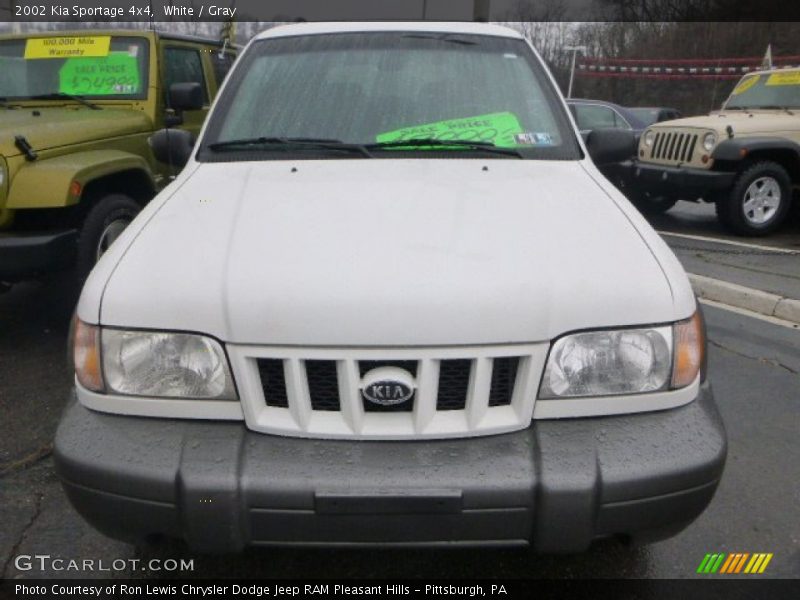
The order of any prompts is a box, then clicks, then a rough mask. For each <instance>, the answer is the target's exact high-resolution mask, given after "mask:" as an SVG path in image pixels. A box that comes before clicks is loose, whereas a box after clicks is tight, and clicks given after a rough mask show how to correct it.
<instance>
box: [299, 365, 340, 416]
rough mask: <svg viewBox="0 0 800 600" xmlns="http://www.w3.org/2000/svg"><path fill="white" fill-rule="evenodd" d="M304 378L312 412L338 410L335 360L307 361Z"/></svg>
mask: <svg viewBox="0 0 800 600" xmlns="http://www.w3.org/2000/svg"><path fill="white" fill-rule="evenodd" d="M306 378H307V379H308V395H309V397H310V398H311V409H312V410H340V404H339V383H338V381H337V374H336V361H335V360H307V361H306Z"/></svg>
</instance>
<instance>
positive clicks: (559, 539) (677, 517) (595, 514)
mask: <svg viewBox="0 0 800 600" xmlns="http://www.w3.org/2000/svg"><path fill="white" fill-rule="evenodd" d="M725 455H726V438H725V430H724V427H723V424H722V421H721V419H720V416H719V413H718V412H717V408H716V405H715V403H714V399H713V396H712V393H711V389H710V387H709V386H708V384H705V385H704V386H703V387H701V390H700V393H699V395H698V398H697V399H696V400H695V401H693V402H691V403H689V404H687V405H685V406H682V407H679V408H675V409H670V410H666V411H660V412H654V413H647V414H638V415H625V416H614V417H602V418H587V419H568V420H548V421H536V422H534V423H533V424H532V425H531V427H529V428H528V429H525V430H523V431H518V432H514V433H509V434H502V435H496V436H487V437H478V438H469V439H459V440H435V441H430V440H428V441H419V442H417V441H352V440H349V441H330V440H329V441H326V440H308V439H298V438H288V437H279V436H272V435H265V434H258V433H253V432H250V431H248V430H247V429H246V427H245V426H244V425H243V424H241V423H230V422H208V421H205V422H204V421H189V420H166V419H153V418H142V417H126V416H116V415H108V414H101V413H97V412H93V411H90V410H88V409H86V408H84V407H83V406H81V405H79V404H78V403H77V402H76V401H74V400H73V402H71V404H70V405H69V407H68V408H67V410H66V412H65V415H64V417H63V418H62V421H61V423H60V425H59V428H58V433H57V436H56V442H55V461H56V468H57V471H58V474H59V476H60V477H61V480H62V483H63V485H64V488H65V490H66V492H67V495H68V496H69V499H70V501H71V502H72V504H73V505H74V506H75V508H76V509H77V510H78V511H79V512H80V513H81V515H83V517H84V518H85V519H86V520H87V521H89V522H90V523H91V524H92V525H94V526H95V527H96V528H97V529H99V530H100V531H102V532H104V533H106V534H108V535H110V536H112V537H117V538H120V539H125V540H129V541H137V540H141V539H143V538H146V537H147V536H149V535H154V534H161V535H166V536H170V537H178V538H183V539H185V540H186V541H187V542H188V543H189V545H190V546H191V547H193V548H194V549H196V550H199V551H210V552H225V551H239V550H241V549H243V548H244V547H246V546H248V545H278V544H287V543H289V544H309V545H338V544H352V545H359V544H381V545H389V544H415V545H426V544H443V543H446V544H487V545H488V544H530V545H531V546H533V547H534V548H535V549H537V550H539V551H547V552H574V551H581V550H585V549H586V548H587V547H588V546H589V544H590V543H591V542H592V540H594V539H597V538H603V537H608V536H614V535H624V536H631V537H633V538H639V539H644V540H647V539H658V538H659V537H665V536H668V535H671V534H674V533H675V532H677V531H679V530H680V529H682V528H683V527H685V526H686V525H687V524H688V523H690V522H691V521H692V520H693V519H694V518H695V517H697V516H698V515H699V514H700V513H701V512H702V511H703V509H704V508H705V507H706V505H707V504H708V503H709V501H710V500H711V497H712V496H713V494H714V491H715V489H716V487H717V484H718V482H719V480H720V476H721V475H722V470H723V465H724V462H725Z"/></svg>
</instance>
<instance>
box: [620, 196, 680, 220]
mask: <svg viewBox="0 0 800 600" xmlns="http://www.w3.org/2000/svg"><path fill="white" fill-rule="evenodd" d="M629 199H630V201H631V202H632V203H633V205H634V206H635V207H636V208H638V209H639V212H640V213H642V214H643V215H663V214H664V213H665V212H667V211H668V210H669V209H670V208H672V207H673V206H675V204H677V202H678V199H677V198H672V197H670V196H652V195H650V194H649V193H648V192H639V193H636V194H634V193H631V194H630V196H629Z"/></svg>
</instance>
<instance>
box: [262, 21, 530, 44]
mask: <svg viewBox="0 0 800 600" xmlns="http://www.w3.org/2000/svg"><path fill="white" fill-rule="evenodd" d="M375 31H419V32H432V33H462V34H472V35H490V36H495V37H506V38H517V39H522V35H521V34H520V33H519V32H518V31H516V30H514V29H511V28H509V27H503V26H500V25H491V24H489V23H468V22H463V23H461V22H437V21H389V22H363V21H355V22H341V23H330V22H329V23H292V24H289V25H279V26H277V27H273V28H271V29H267V30H266V31H264V32H262V33H260V34H258V35H257V36H256V37H255V38H254V39H256V40H260V39H264V38H272V37H288V36H295V35H320V34H325V33H360V32H375Z"/></svg>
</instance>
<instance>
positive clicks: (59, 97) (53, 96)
mask: <svg viewBox="0 0 800 600" xmlns="http://www.w3.org/2000/svg"><path fill="white" fill-rule="evenodd" d="M28 99H29V100H74V101H75V102H80V103H81V104H85V105H86V106H88V107H89V108H91V109H92V110H102V107H100V106H97V104H95V103H94V102H89V101H88V100H87V99H86V98H84V97H83V96H76V95H75V94H67V93H65V92H53V93H52V94H38V95H36V96H28Z"/></svg>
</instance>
